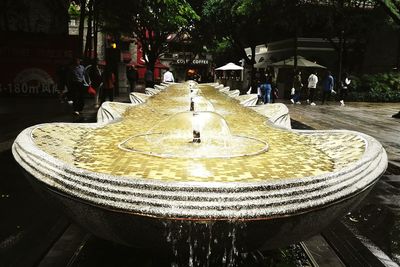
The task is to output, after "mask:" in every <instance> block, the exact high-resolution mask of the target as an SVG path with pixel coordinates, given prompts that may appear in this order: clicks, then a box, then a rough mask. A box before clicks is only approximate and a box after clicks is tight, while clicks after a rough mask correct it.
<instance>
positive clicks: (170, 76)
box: [163, 69, 175, 83]
mask: <svg viewBox="0 0 400 267" xmlns="http://www.w3.org/2000/svg"><path fill="white" fill-rule="evenodd" d="M163 82H165V83H173V82H175V79H174V75H173V74H172V72H170V71H169V69H167V71H166V72H165V73H164V77H163Z"/></svg>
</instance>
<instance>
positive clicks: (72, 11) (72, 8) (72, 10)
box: [68, 1, 81, 18]
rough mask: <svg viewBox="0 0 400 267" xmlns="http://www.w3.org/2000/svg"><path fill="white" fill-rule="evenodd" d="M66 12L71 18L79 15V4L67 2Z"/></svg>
mask: <svg viewBox="0 0 400 267" xmlns="http://www.w3.org/2000/svg"><path fill="white" fill-rule="evenodd" d="M68 14H69V15H70V16H71V17H73V18H76V17H79V15H80V14H81V9H80V6H79V5H78V4H76V3H75V2H74V1H72V2H71V3H70V4H69V8H68Z"/></svg>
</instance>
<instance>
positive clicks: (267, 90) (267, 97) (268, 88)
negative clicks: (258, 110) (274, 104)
mask: <svg viewBox="0 0 400 267" xmlns="http://www.w3.org/2000/svg"><path fill="white" fill-rule="evenodd" d="M261 86H262V89H263V92H264V104H270V103H271V92H272V81H271V77H270V76H268V77H266V78H265V81H264V83H263V84H261Z"/></svg>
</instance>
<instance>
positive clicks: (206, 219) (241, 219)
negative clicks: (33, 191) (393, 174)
mask: <svg viewBox="0 0 400 267" xmlns="http://www.w3.org/2000/svg"><path fill="white" fill-rule="evenodd" d="M30 175H31V174H30ZM382 175H383V174H382ZM380 176H381V175H380ZM380 176H379V177H380ZM35 182H39V183H40V184H43V186H45V187H46V188H47V189H48V190H49V191H51V192H53V193H54V194H57V195H60V196H62V197H65V198H68V199H71V200H74V201H78V202H80V203H82V204H85V205H89V206H92V207H96V208H99V209H105V210H107V211H110V212H115V213H123V214H130V215H135V216H139V217H146V218H153V219H157V220H170V221H193V222H194V221H196V222H216V221H230V222H232V221H234V222H250V221H267V220H276V219H285V218H290V217H293V216H299V215H303V214H307V213H311V212H315V211H318V210H322V209H325V208H329V207H331V206H334V205H337V204H339V203H342V202H345V201H347V200H350V199H352V198H354V197H357V196H358V195H361V194H362V193H364V192H365V191H368V190H371V189H372V188H373V187H374V186H375V184H376V183H377V182H378V179H376V180H373V181H371V182H370V183H369V184H368V185H367V186H365V187H363V188H362V189H361V190H359V191H355V192H353V193H352V194H349V195H346V196H343V197H341V198H338V199H335V200H333V201H331V202H329V203H325V204H321V205H317V206H313V207H311V208H308V209H302V210H299V211H296V212H295V213H286V214H275V215H271V216H264V217H261V216H260V217H213V218H210V217H174V216H169V217H168V216H159V215H152V214H145V213H139V212H134V211H129V210H124V209H119V208H115V207H113V206H108V205H101V204H97V203H94V202H90V201H88V200H86V199H83V198H79V197H73V196H71V195H69V194H66V193H64V192H62V191H60V190H58V189H55V188H53V187H50V186H49V185H48V184H46V183H44V182H43V181H40V180H39V181H37V180H35Z"/></svg>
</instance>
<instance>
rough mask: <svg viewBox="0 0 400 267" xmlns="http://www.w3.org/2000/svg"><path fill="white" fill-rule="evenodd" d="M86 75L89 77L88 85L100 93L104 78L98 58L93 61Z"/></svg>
mask: <svg viewBox="0 0 400 267" xmlns="http://www.w3.org/2000/svg"><path fill="white" fill-rule="evenodd" d="M86 73H87V76H88V77H89V79H88V83H89V84H90V85H91V86H92V87H93V88H94V89H95V90H96V92H98V90H99V88H100V85H101V83H102V77H101V72H100V69H99V65H98V59H97V58H95V59H93V61H92V65H90V66H89V67H88V68H87V70H86Z"/></svg>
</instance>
